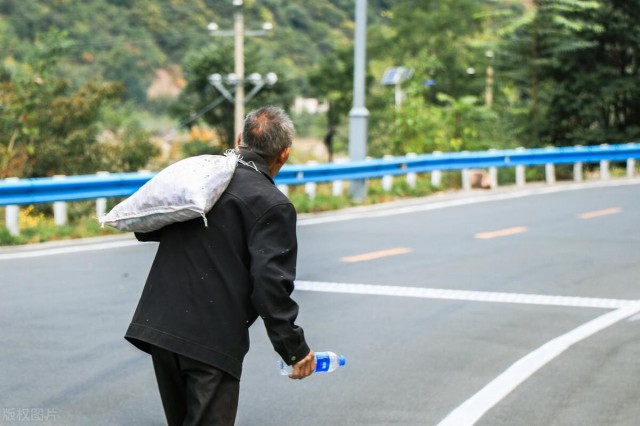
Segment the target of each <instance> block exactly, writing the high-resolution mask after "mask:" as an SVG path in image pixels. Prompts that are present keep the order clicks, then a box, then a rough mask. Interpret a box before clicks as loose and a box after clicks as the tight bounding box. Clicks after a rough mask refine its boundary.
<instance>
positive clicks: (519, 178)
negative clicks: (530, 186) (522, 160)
mask: <svg viewBox="0 0 640 426" xmlns="http://www.w3.org/2000/svg"><path fill="white" fill-rule="evenodd" d="M516 151H524V148H523V147H518V148H516ZM525 183H526V176H525V169H524V164H518V165H517V166H516V186H524V185H525Z"/></svg>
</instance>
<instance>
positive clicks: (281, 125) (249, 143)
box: [238, 106, 295, 176]
mask: <svg viewBox="0 0 640 426" xmlns="http://www.w3.org/2000/svg"><path fill="white" fill-rule="evenodd" d="M294 135H295V128H294V127H293V123H292V122H291V119H290V118H289V116H288V115H287V113H285V112H284V111H283V110H282V109H280V108H277V107H272V106H269V107H263V108H260V109H257V110H254V111H251V112H250V113H249V114H247V118H245V120H244V127H243V129H242V135H238V146H239V147H240V148H245V149H248V150H250V151H253V152H255V153H256V154H258V155H260V156H261V157H262V158H264V159H265V161H266V162H267V164H268V165H269V171H270V172H271V175H272V176H275V175H276V174H277V173H278V171H279V170H280V167H282V165H283V164H284V163H285V162H286V161H287V158H289V150H290V148H291V144H292V142H293V136H294Z"/></svg>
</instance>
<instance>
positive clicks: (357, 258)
mask: <svg viewBox="0 0 640 426" xmlns="http://www.w3.org/2000/svg"><path fill="white" fill-rule="evenodd" d="M412 251H413V250H411V249H410V248H405V247H399V248H393V249H388V250H379V251H372V252H369V253H363V254H356V255H354V256H345V257H343V258H341V259H340V261H341V262H346V263H355V262H366V261H368V260H375V259H380V258H382V257H389V256H397V255H399V254H407V253H411V252H412Z"/></svg>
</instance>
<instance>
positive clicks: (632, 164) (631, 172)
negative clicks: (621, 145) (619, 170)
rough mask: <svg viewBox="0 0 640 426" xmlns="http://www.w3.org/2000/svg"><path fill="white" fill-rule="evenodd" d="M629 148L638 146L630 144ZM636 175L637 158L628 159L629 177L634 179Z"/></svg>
mask: <svg viewBox="0 0 640 426" xmlns="http://www.w3.org/2000/svg"><path fill="white" fill-rule="evenodd" d="M627 146H628V147H629V148H634V147H635V146H636V144H635V143H628V144H627ZM635 175H636V159H635V158H627V177H628V178H632V177H634V176H635Z"/></svg>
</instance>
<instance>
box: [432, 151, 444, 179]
mask: <svg viewBox="0 0 640 426" xmlns="http://www.w3.org/2000/svg"><path fill="white" fill-rule="evenodd" d="M433 155H434V156H439V155H442V152H440V151H433ZM441 185H442V172H441V171H440V170H434V171H432V172H431V186H436V187H437V186H441Z"/></svg>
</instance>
